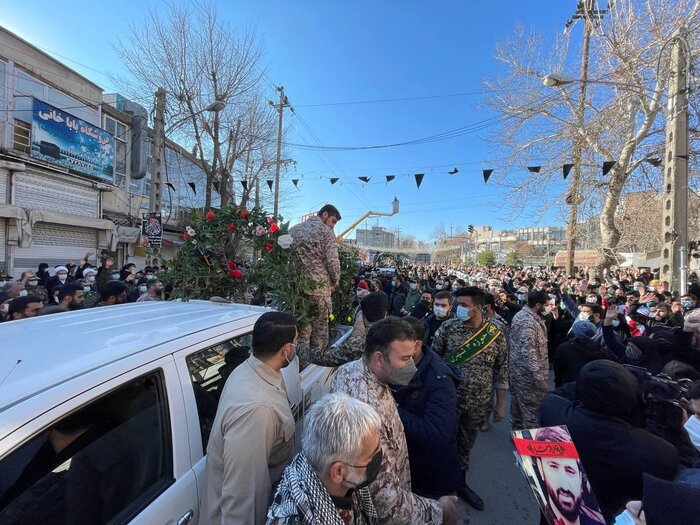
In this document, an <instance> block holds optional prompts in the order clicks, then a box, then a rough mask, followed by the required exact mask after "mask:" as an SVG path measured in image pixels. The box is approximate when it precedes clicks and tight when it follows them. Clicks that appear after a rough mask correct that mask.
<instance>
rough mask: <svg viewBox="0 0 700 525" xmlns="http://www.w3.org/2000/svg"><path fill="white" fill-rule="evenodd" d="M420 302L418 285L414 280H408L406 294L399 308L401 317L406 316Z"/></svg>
mask: <svg viewBox="0 0 700 525" xmlns="http://www.w3.org/2000/svg"><path fill="white" fill-rule="evenodd" d="M420 300H421V288H420V284H419V283H418V282H416V280H415V279H408V293H407V294H406V300H405V301H404V303H403V307H402V308H401V315H408V314H410V313H411V311H412V310H413V308H414V307H415V306H416V305H417V304H418V303H419V302H420Z"/></svg>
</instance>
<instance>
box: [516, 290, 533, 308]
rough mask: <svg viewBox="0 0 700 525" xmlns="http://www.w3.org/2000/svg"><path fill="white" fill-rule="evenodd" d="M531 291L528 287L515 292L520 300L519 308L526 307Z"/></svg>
mask: <svg viewBox="0 0 700 525" xmlns="http://www.w3.org/2000/svg"><path fill="white" fill-rule="evenodd" d="M528 293H530V291H529V290H528V289H527V286H521V287H520V288H518V289H517V290H516V291H515V298H516V299H517V300H518V305H519V306H525V305H526V304H527V295H528Z"/></svg>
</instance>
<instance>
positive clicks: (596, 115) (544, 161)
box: [484, 0, 700, 267]
mask: <svg viewBox="0 0 700 525" xmlns="http://www.w3.org/2000/svg"><path fill="white" fill-rule="evenodd" d="M699 14H700V0H655V1H654V2H651V1H648V0H617V1H616V2H614V6H613V7H612V8H611V9H610V10H609V13H608V14H607V15H606V17H605V18H604V19H603V20H602V21H601V22H600V23H599V24H597V25H596V26H595V28H594V30H593V38H592V42H591V65H590V72H589V78H591V79H594V80H602V81H604V82H608V83H609V82H612V83H613V85H612V86H611V85H600V84H596V83H594V82H591V83H589V86H588V94H589V96H588V99H587V101H586V109H585V113H584V114H583V115H580V114H579V111H578V100H577V99H576V97H575V96H574V94H572V91H571V90H570V89H569V88H568V87H562V88H556V89H548V88H546V87H544V86H543V85H542V78H543V77H544V76H545V75H547V74H550V73H559V74H563V75H564V76H568V77H572V78H576V77H577V73H576V69H577V62H576V61H575V60H572V58H571V53H570V49H569V47H570V40H569V38H570V34H566V35H564V36H562V37H560V38H558V39H556V41H555V42H554V43H553V44H547V40H546V38H545V37H544V36H543V35H537V34H527V33H525V32H524V31H522V30H518V31H517V32H516V34H515V35H514V36H513V37H512V38H511V39H508V40H506V41H505V42H503V43H501V44H500V45H498V47H497V49H496V59H497V60H498V61H499V62H501V63H502V64H504V65H505V67H506V73H505V74H504V75H502V76H496V77H493V78H489V79H487V80H485V81H484V85H485V88H486V90H487V91H488V96H487V104H488V106H489V107H491V108H492V109H495V110H497V111H498V112H500V113H501V114H503V115H504V118H503V119H502V125H501V126H500V127H499V128H498V129H497V130H496V131H495V132H494V133H493V134H492V135H491V137H490V138H491V139H492V140H493V142H494V143H495V144H496V145H497V146H498V149H499V151H500V153H502V154H503V159H504V161H503V163H502V165H501V166H500V169H499V171H500V175H497V176H496V177H497V181H498V182H499V183H500V184H502V185H504V186H505V187H507V188H508V190H509V191H508V195H509V196H511V198H512V199H513V204H514V205H515V204H517V206H512V209H513V210H516V211H517V213H522V212H525V213H529V214H531V215H533V216H541V215H542V214H543V213H544V211H545V210H548V209H551V207H552V206H556V207H563V206H564V205H565V204H566V203H567V202H571V201H572V199H578V202H580V203H582V204H583V208H584V209H586V208H587V207H588V208H590V209H591V210H593V212H594V214H595V216H596V217H597V221H598V223H599V231H600V243H599V244H598V246H597V248H598V249H599V250H600V251H601V257H600V259H599V267H604V266H607V265H609V264H611V263H612V262H613V261H614V251H615V249H616V248H617V247H618V245H619V243H620V238H621V233H620V229H619V228H620V227H622V225H620V224H618V223H617V222H616V212H617V210H618V206H619V204H620V198H621V196H622V195H623V193H624V192H625V191H627V190H628V188H629V187H630V184H634V182H639V180H637V181H634V179H635V178H638V177H637V175H638V174H639V173H640V172H641V166H642V164H643V163H644V161H645V160H646V159H648V158H649V157H651V156H662V155H660V154H659V153H660V152H662V151H663V139H664V133H663V131H664V120H663V117H664V109H665V108H664V104H663V96H664V95H663V93H664V92H665V90H666V88H667V85H668V78H669V73H670V72H669V68H668V62H669V51H670V45H669V43H670V41H671V38H672V36H673V33H674V31H676V30H677V29H678V28H679V27H680V26H681V24H686V26H687V28H688V30H689V33H690V38H691V39H694V38H697V36H698V34H699V32H700V19H699ZM513 86H517V88H515V89H514V88H513ZM577 141H578V142H579V143H580V144H582V145H583V155H582V163H581V166H582V178H581V188H582V190H581V192H580V194H579V195H576V196H574V195H568V194H567V185H566V184H565V183H564V182H563V181H562V179H561V173H562V171H561V169H562V165H563V164H566V163H568V162H570V160H571V157H572V149H573V144H574V143H576V142H577ZM603 161H616V165H615V167H614V168H613V169H612V170H611V171H610V172H609V173H608V174H607V175H606V176H603V175H602V174H601V165H602V163H603ZM540 164H541V165H542V169H541V170H540V171H539V173H530V172H529V171H528V170H527V166H532V165H540ZM496 173H498V172H496ZM659 177H660V174H658V173H657V174H654V175H652V178H656V179H657V180H658V178H659ZM633 181H634V182H633ZM651 187H653V184H652V185H651ZM523 202H529V203H530V204H531V205H530V206H523V205H522V203H523ZM578 233H579V232H578V231H577V235H578Z"/></svg>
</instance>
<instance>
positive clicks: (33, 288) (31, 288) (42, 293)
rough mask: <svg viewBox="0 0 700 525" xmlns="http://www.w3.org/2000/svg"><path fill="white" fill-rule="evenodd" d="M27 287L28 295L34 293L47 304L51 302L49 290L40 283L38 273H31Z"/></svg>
mask: <svg viewBox="0 0 700 525" xmlns="http://www.w3.org/2000/svg"><path fill="white" fill-rule="evenodd" d="M25 289H26V290H27V294H28V295H33V296H34V297H38V298H39V299H41V302H43V303H44V304H47V303H48V302H49V292H48V290H46V288H44V287H43V286H42V285H40V284H39V277H38V276H37V275H30V276H29V277H28V278H27V282H26V283H25Z"/></svg>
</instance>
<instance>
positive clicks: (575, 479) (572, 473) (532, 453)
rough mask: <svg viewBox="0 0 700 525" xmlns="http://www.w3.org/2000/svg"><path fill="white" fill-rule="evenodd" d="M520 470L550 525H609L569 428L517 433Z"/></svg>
mask: <svg viewBox="0 0 700 525" xmlns="http://www.w3.org/2000/svg"><path fill="white" fill-rule="evenodd" d="M513 443H514V445H515V456H516V459H517V463H518V466H519V467H520V468H521V470H522V471H523V474H524V475H525V478H526V480H527V482H528V484H529V485H530V487H531V488H532V491H533V493H534V495H535V498H536V499H537V503H538V504H539V506H540V508H541V509H542V512H543V513H544V515H545V517H546V518H547V522H548V523H549V524H550V525H560V524H569V523H580V525H605V520H604V519H603V515H602V513H601V512H600V507H599V505H598V501H597V500H596V497H595V494H593V489H592V488H591V485H590V483H589V482H588V476H586V472H585V471H584V470H583V466H582V465H581V460H580V458H579V455H578V451H577V450H576V446H575V445H574V443H573V441H572V439H571V435H570V434H569V430H568V429H567V428H566V427H565V426H559V427H544V428H535V429H530V430H517V431H514V432H513Z"/></svg>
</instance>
